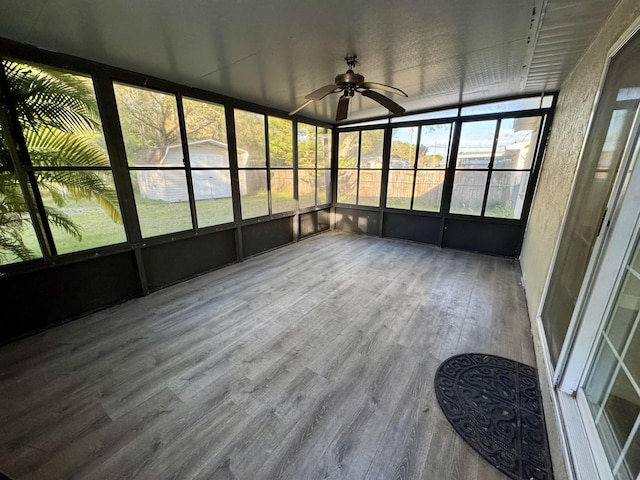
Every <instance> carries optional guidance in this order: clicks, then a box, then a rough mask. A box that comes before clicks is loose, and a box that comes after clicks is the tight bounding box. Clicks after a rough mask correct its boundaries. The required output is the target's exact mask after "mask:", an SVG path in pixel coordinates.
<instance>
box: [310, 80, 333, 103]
mask: <svg viewBox="0 0 640 480" xmlns="http://www.w3.org/2000/svg"><path fill="white" fill-rule="evenodd" d="M339 88H340V87H339V86H338V85H336V84H335V83H334V84H331V85H325V86H324V87H320V88H319V89H317V90H314V91H313V92H311V93H310V94H309V95H306V96H305V97H304V98H306V99H307V100H322V99H323V98H324V97H326V96H327V95H329V94H330V93H333V92H336V91H339V90H338V89H339Z"/></svg>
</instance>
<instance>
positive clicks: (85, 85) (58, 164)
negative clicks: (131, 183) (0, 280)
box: [0, 60, 126, 263]
mask: <svg viewBox="0 0 640 480" xmlns="http://www.w3.org/2000/svg"><path fill="white" fill-rule="evenodd" d="M3 68H4V72H5V74H6V76H7V80H8V82H9V85H10V88H11V93H12V94H13V95H15V97H14V98H15V100H16V103H17V114H18V121H19V123H20V125H21V127H22V135H23V136H24V139H25V142H26V146H27V151H28V162H27V164H24V165H20V166H19V168H18V169H16V168H15V167H16V165H13V160H12V159H11V157H10V154H9V150H8V145H7V143H6V142H5V140H4V139H5V134H6V132H2V147H1V152H0V154H1V159H0V189H1V190H0V205H1V209H0V221H1V222H2V233H1V234H0V242H1V244H0V262H6V263H9V262H15V261H19V260H27V259H29V258H34V257H39V256H41V252H40V251H39V242H38V240H37V238H36V235H35V230H34V228H33V225H34V224H35V223H36V222H38V221H39V220H38V219H36V218H29V215H28V209H27V204H26V202H25V198H24V196H23V193H22V192H23V191H25V189H26V190H28V191H31V192H33V193H32V195H33V198H31V199H30V200H29V201H30V202H32V203H33V205H34V207H33V208H34V209H35V208H37V207H36V205H37V203H38V202H39V201H40V200H41V202H42V203H41V205H42V209H41V210H40V212H39V216H41V217H42V218H43V219H46V223H45V224H43V225H42V226H41V227H42V229H41V231H42V232H43V235H45V236H46V237H47V238H50V239H52V240H53V246H52V249H51V252H50V253H51V254H55V253H58V254H63V253H71V252H77V251H80V250H86V249H90V248H96V247H102V246H106V245H112V244H115V243H121V242H124V241H125V240H126V237H125V233H124V228H123V225H122V217H121V214H120V207H119V204H118V198H117V195H116V190H115V187H114V181H113V174H112V171H111V164H110V161H109V158H108V156H107V152H106V148H105V143H104V137H103V134H102V126H101V121H100V117H99V114H98V108H97V103H96V99H95V93H94V90H93V83H92V81H91V79H90V78H89V77H86V76H83V75H80V74H77V73H73V72H69V71H66V70H59V69H53V68H50V67H46V66H41V65H35V64H27V63H23V62H15V61H9V60H5V61H3ZM19 172H24V173H23V174H20V173H19ZM32 222H33V223H32Z"/></svg>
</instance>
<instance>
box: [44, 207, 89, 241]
mask: <svg viewBox="0 0 640 480" xmlns="http://www.w3.org/2000/svg"><path fill="white" fill-rule="evenodd" d="M45 211H46V212H47V219H48V220H49V223H50V224H51V225H53V226H54V227H58V228H60V229H61V230H64V231H65V232H67V233H68V234H69V235H71V236H73V237H75V238H77V239H78V240H82V231H81V229H80V227H79V226H78V225H76V224H75V223H73V221H72V220H71V219H70V218H69V217H68V216H66V215H65V214H64V213H63V212H61V211H60V210H58V209H57V208H52V207H45Z"/></svg>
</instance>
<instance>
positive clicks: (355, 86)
mask: <svg viewBox="0 0 640 480" xmlns="http://www.w3.org/2000/svg"><path fill="white" fill-rule="evenodd" d="M356 58H357V55H350V56H348V57H345V60H346V61H347V65H348V66H349V69H348V70H347V72H346V73H342V74H340V75H338V76H337V77H336V79H335V83H334V84H332V85H325V86H324V87H320V88H319V89H317V90H314V91H313V92H311V93H310V94H309V95H306V96H305V97H304V98H306V99H307V101H306V102H304V103H303V104H302V105H300V106H299V107H298V108H296V109H295V110H291V111H290V112H289V115H293V114H295V113H298V112H299V111H300V110H302V109H303V108H304V107H306V106H307V105H309V104H310V103H311V102H316V101H318V100H322V99H323V98H324V97H326V96H327V95H329V94H331V93H338V92H343V93H342V96H341V97H340V100H339V101H338V110H337V111H336V122H339V121H340V120H344V119H345V118H347V112H348V110H349V101H350V100H351V97H353V96H354V95H355V93H356V92H358V93H360V94H362V95H364V96H365V97H369V98H370V99H371V100H374V101H376V102H378V103H379V104H380V105H382V106H383V107H385V108H386V109H387V110H389V111H390V112H391V113H392V114H394V115H402V114H403V113H404V111H405V109H404V108H402V107H401V106H400V105H398V104H397V103H396V102H394V101H393V100H391V99H390V98H388V97H385V96H384V95H382V94H380V93H378V92H375V91H374V90H382V91H384V92H390V93H395V94H397V95H403V96H405V97H406V96H407V94H406V93H404V92H403V91H402V90H400V89H399V88H395V87H391V86H389V85H384V84H382V83H375V82H365V81H364V76H362V75H360V74H358V73H355V72H354V71H353V69H354V68H355V66H356V65H358V62H357V61H356Z"/></svg>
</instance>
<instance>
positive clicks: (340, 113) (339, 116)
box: [336, 95, 351, 122]
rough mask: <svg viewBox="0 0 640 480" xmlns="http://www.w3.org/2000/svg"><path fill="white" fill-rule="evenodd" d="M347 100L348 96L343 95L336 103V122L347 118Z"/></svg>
mask: <svg viewBox="0 0 640 480" xmlns="http://www.w3.org/2000/svg"><path fill="white" fill-rule="evenodd" d="M349 100H351V97H350V96H348V95H343V96H342V97H340V100H339V101H338V110H337V111H336V122H339V121H340V120H344V119H345V118H347V112H348V111H349Z"/></svg>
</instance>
